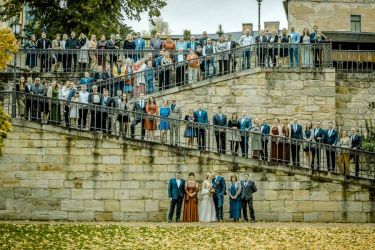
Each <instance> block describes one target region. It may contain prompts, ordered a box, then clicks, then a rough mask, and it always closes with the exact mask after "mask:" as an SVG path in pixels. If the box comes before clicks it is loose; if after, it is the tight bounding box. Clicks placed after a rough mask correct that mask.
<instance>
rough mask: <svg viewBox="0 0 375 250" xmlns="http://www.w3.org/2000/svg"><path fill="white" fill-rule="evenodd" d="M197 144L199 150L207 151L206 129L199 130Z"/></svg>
mask: <svg viewBox="0 0 375 250" xmlns="http://www.w3.org/2000/svg"><path fill="white" fill-rule="evenodd" d="M197 130H198V131H197V142H198V149H199V150H205V149H206V130H205V129H204V128H198V129H197Z"/></svg>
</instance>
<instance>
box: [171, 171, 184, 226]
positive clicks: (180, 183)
mask: <svg viewBox="0 0 375 250" xmlns="http://www.w3.org/2000/svg"><path fill="white" fill-rule="evenodd" d="M184 195H185V181H184V179H182V178H181V173H179V172H178V173H176V178H172V179H170V180H169V183H168V197H169V199H170V200H171V204H170V207H169V213H168V222H169V223H171V222H172V218H173V214H174V210H175V208H176V205H177V208H176V222H180V216H181V207H182V202H183V200H184Z"/></svg>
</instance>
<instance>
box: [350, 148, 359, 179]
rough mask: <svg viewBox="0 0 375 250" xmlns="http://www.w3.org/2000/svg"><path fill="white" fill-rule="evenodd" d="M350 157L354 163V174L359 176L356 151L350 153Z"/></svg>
mask: <svg viewBox="0 0 375 250" xmlns="http://www.w3.org/2000/svg"><path fill="white" fill-rule="evenodd" d="M350 159H354V164H355V176H356V177H358V176H359V154H358V153H357V152H353V153H351V154H350Z"/></svg>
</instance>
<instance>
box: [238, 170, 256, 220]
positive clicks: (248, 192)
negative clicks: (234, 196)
mask: <svg viewBox="0 0 375 250" xmlns="http://www.w3.org/2000/svg"><path fill="white" fill-rule="evenodd" d="M241 185H242V191H241V198H242V209H243V218H244V220H245V221H249V220H248V217H247V206H249V211H250V218H251V223H254V222H255V215H254V207H253V193H255V192H256V191H257V187H256V186H255V182H254V181H252V180H250V178H249V174H244V180H243V181H241Z"/></svg>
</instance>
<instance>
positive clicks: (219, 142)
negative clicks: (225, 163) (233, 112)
mask: <svg viewBox="0 0 375 250" xmlns="http://www.w3.org/2000/svg"><path fill="white" fill-rule="evenodd" d="M213 125H215V126H220V127H224V128H217V127H215V128H214V131H215V139H216V148H217V152H218V153H219V154H225V148H226V147H225V146H226V144H225V142H226V130H225V127H227V125H228V121H227V117H226V116H225V115H224V114H223V113H222V109H221V107H218V108H217V114H216V115H214V117H213Z"/></svg>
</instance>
